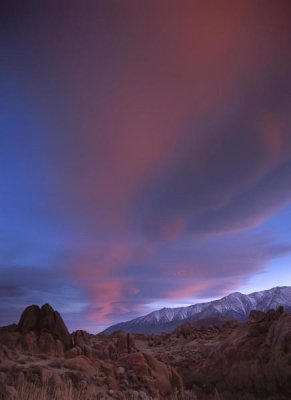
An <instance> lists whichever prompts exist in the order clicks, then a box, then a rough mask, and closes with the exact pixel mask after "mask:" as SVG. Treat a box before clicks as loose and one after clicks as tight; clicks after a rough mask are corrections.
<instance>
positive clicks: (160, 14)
mask: <svg viewBox="0 0 291 400" xmlns="http://www.w3.org/2000/svg"><path fill="white" fill-rule="evenodd" d="M1 14H2V15H3V24H1V26H2V28H1V29H2V32H1V33H2V36H1V43H2V45H3V46H2V47H3V59H4V63H3V65H2V67H1V69H2V70H1V76H0V77H1V86H2V88H3V90H2V95H1V99H0V101H1V104H0V105H1V110H2V114H3V118H2V122H1V123H2V125H3V129H2V132H4V135H3V138H2V137H1V150H0V151H1V154H0V156H1V157H0V171H1V179H2V185H3V190H2V193H1V197H0V221H1V226H0V229H1V231H0V235H1V237H2V238H3V240H2V244H1V251H2V254H3V260H2V262H1V264H0V272H1V276H2V277H3V279H1V285H0V296H1V298H2V299H3V301H2V305H1V309H2V312H1V318H2V320H0V324H1V323H8V322H12V320H13V319H14V318H16V317H17V315H18V314H19V312H20V310H21V309H22V308H23V306H24V305H27V304H29V303H30V302H47V301H52V302H54V301H55V303H56V306H58V307H59V308H60V310H61V311H62V308H63V311H64V313H65V316H66V318H67V320H68V321H69V324H70V326H71V327H72V328H76V327H84V326H85V327H88V329H91V330H94V329H98V327H99V328H100V327H103V326H105V325H107V324H110V323H112V322H115V321H119V320H123V319H125V318H130V317H133V316H136V315H138V314H139V313H142V312H147V311H148V310H150V308H151V307H152V304H154V303H155V302H157V301H159V302H163V301H164V302H167V304H169V303H170V302H171V301H172V302H173V304H174V303H177V302H179V301H186V302H187V301H195V299H196V298H203V297H217V296H220V295H223V294H225V293H227V292H228V291H230V290H236V289H238V288H239V287H240V286H242V285H246V284H248V282H249V280H250V278H251V277H253V276H256V275H257V274H259V273H260V272H261V271H263V270H264V268H265V266H266V265H267V264H268V262H269V261H271V260H276V259H279V258H280V257H281V256H285V255H287V254H289V252H290V246H291V242H290V241H288V238H287V239H286V237H285V236H284V237H283V235H280V234H278V229H277V230H276V233H275V232H272V226H271V225H269V221H270V220H274V219H275V220H276V218H277V221H278V224H282V223H283V222H282V221H284V215H285V214H284V213H285V212H287V211H288V207H290V202H291V188H290V179H291V117H290V115H291V78H290V71H291V58H290V41H291V27H290V18H291V5H290V2H289V1H287V0H286V1H285V0H279V1H277V2H274V3H269V4H264V7H262V3H261V2H260V1H236V2H235V3H234V2H232V1H222V2H220V4H219V5H218V4H214V2H200V3H197V2H192V1H187V0H185V1H184V0H183V1H182V2H181V1H179V2H178V1H174V0H173V1H168V0H167V1H163V0H159V1H141V2H136V1H127V2H126V3H122V2H120V3H118V4H114V5H113V3H111V2H108V1H102V0H101V1H98V2H95V3H92V4H86V5H80V4H78V6H77V5H76V4H73V3H70V4H69V5H68V6H66V5H65V3H63V4H61V5H60V4H57V2H53V1H52V2H50V3H48V4H46V5H44V4H43V5H36V4H32V3H31V4H30V5H29V6H28V5H26V7H25V10H24V9H23V6H21V5H14V6H11V4H7V5H6V6H5V7H4V8H3V13H1ZM286 210H287V211H286ZM288 215H289V214H288ZM274 276H275V275H274ZM274 284H276V282H275V280H274ZM57 293H61V296H63V298H64V302H65V303H64V305H62V303H61V296H57V297H54V296H55V294H57ZM9 310H13V311H11V312H10V311H9Z"/></svg>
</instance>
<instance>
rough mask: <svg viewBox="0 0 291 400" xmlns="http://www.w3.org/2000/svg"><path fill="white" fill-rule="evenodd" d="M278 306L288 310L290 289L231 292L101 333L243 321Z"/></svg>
mask: <svg viewBox="0 0 291 400" xmlns="http://www.w3.org/2000/svg"><path fill="white" fill-rule="evenodd" d="M281 305H282V306H283V307H285V308H286V309H287V310H291V287H287V286H284V287H274V288H272V289H269V290H263V291H260V292H255V293H251V294H248V295H246V294H242V293H239V292H235V293H231V294H229V295H228V296H225V297H222V298H221V299H219V300H214V301H210V302H207V303H199V304H194V305H191V306H188V307H178V308H162V309H161V310H157V311H153V312H151V313H150V314H147V315H144V316H141V317H138V318H135V319H133V320H131V321H127V322H121V323H119V324H116V325H112V326H110V327H109V328H107V329H106V330H105V331H104V333H108V334H109V333H112V332H115V331H117V330H123V331H125V332H132V333H160V332H170V331H172V330H174V329H175V328H176V327H177V326H179V325H180V324H181V323H182V322H183V321H186V320H190V321H192V322H194V321H200V320H204V319H213V318H220V317H221V318H222V317H224V318H231V319H237V320H240V321H244V320H246V319H247V318H248V315H249V313H250V311H251V310H259V311H267V310H269V309H271V308H273V309H276V308H278V307H279V306H281Z"/></svg>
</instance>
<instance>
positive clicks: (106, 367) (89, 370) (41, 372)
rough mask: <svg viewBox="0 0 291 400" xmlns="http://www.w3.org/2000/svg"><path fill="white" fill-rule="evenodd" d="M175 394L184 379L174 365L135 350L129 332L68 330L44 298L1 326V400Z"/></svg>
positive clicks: (146, 397) (86, 399)
mask: <svg viewBox="0 0 291 400" xmlns="http://www.w3.org/2000/svg"><path fill="white" fill-rule="evenodd" d="M173 396H175V397H173ZM178 396H179V397H181V396H183V383H182V379H181V377H180V376H179V374H178V373H177V372H176V370H175V369H174V368H173V367H172V366H167V365H166V364H164V363H163V362H162V361H159V360H157V359H156V358H155V356H154V355H153V354H152V352H150V351H147V352H141V351H139V349H138V348H137V346H136V343H135V338H134V337H133V336H132V335H129V334H126V333H123V332H118V333H116V334H114V335H112V336H104V335H91V334H88V333H87V332H85V331H76V332H74V333H72V334H71V335H70V334H69V332H68V330H67V328H66V326H65V324H64V322H63V320H62V318H61V316H60V314H59V313H58V312H56V311H55V310H53V309H52V307H51V306H49V305H48V304H46V305H44V306H43V307H41V308H40V307H38V306H35V305H33V306H30V307H28V308H27V309H26V310H25V311H24V312H23V314H22V316H21V318H20V321H19V323H18V325H13V326H9V327H6V328H5V327H4V328H2V329H1V330H0V400H16V399H27V400H28V399H39V398H44V399H46V398H47V399H52V400H63V399H66V400H73V399H82V400H91V399H95V400H96V399H124V400H127V399H132V400H135V399H136V400H139V399H140V400H150V399H167V398H169V399H170V398H178Z"/></svg>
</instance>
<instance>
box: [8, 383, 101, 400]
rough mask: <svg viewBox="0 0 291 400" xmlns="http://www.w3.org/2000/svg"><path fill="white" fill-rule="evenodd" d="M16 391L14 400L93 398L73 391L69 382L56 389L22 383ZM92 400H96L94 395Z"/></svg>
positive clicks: (81, 399)
mask: <svg viewBox="0 0 291 400" xmlns="http://www.w3.org/2000/svg"><path fill="white" fill-rule="evenodd" d="M16 391H17V396H16V398H15V400H16V399H17V400H93V397H92V396H90V395H88V394H86V393H85V392H84V391H82V390H76V389H74V388H73V386H72V384H71V383H70V382H67V383H64V384H62V385H61V386H60V387H58V388H53V387H52V386H50V385H49V384H48V383H46V384H44V385H41V386H36V385H35V384H33V383H31V382H27V381H24V382H22V383H21V384H19V385H18V386H17V387H16ZM12 399H13V400H14V396H12V398H11V400H12ZM100 399H101V397H100ZM7 400H8V399H7ZM9 400H10V399H9ZM94 400H98V397H96V395H95V396H94Z"/></svg>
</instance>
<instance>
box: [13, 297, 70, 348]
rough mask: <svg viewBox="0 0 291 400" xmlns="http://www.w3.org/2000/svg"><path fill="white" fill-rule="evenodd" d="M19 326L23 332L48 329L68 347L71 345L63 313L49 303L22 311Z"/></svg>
mask: <svg viewBox="0 0 291 400" xmlns="http://www.w3.org/2000/svg"><path fill="white" fill-rule="evenodd" d="M17 327H18V330H19V332H21V333H22V334H26V333H28V332H31V331H37V332H42V331H48V332H49V333H51V334H52V335H53V336H54V337H56V338H57V339H59V340H60V341H61V342H62V343H63V344H64V346H65V347H66V348H68V347H70V345H71V337H70V334H69V331H68V329H67V327H66V325H65V323H64V321H63V319H62V317H61V315H60V314H59V313H58V312H57V311H55V310H54V309H53V308H52V307H51V306H50V305H49V304H44V305H43V306H42V307H41V308H40V307H39V306H37V305H32V306H29V307H27V308H26V309H25V310H24V312H23V313H22V315H21V317H20V320H19V323H18V326H17Z"/></svg>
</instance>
